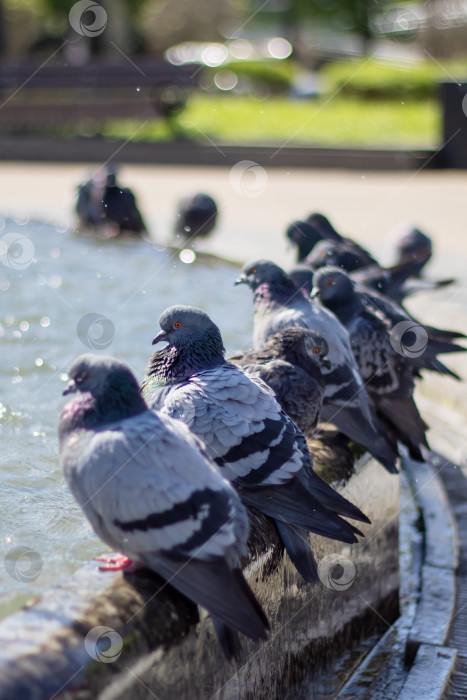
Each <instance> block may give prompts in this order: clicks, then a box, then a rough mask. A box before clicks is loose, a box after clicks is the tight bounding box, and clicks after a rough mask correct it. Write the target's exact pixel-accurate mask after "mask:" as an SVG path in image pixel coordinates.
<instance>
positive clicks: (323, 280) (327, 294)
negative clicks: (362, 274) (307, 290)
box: [312, 267, 354, 307]
mask: <svg viewBox="0 0 467 700" xmlns="http://www.w3.org/2000/svg"><path fill="white" fill-rule="evenodd" d="M313 284H314V289H313V292H312V296H319V298H320V299H321V301H322V302H323V304H325V305H326V306H329V307H335V306H339V305H346V304H347V303H348V302H349V301H351V300H352V299H353V296H354V283H353V281H352V280H351V279H350V277H349V276H348V275H347V273H346V272H344V271H343V270H341V269H340V268H337V267H323V268H321V269H320V270H317V271H316V272H315V273H314V275H313Z"/></svg>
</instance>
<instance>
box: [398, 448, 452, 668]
mask: <svg viewBox="0 0 467 700" xmlns="http://www.w3.org/2000/svg"><path fill="white" fill-rule="evenodd" d="M404 467H405V469H406V471H407V473H408V475H409V478H410V480H411V483H412V489H413V491H414V496H415V498H416V499H417V501H418V504H419V507H420V510H421V515H422V518H423V526H424V531H425V556H424V566H423V567H422V577H421V591H420V600H419V603H418V607H417V614H416V616H415V620H414V623H413V625H412V629H411V630H410V634H409V636H408V638H407V642H406V662H407V663H409V664H411V663H413V661H414V658H415V655H416V654H417V650H418V648H419V646H420V645H421V644H432V645H437V646H442V645H443V644H445V643H446V640H447V637H448V634H449V628H450V624H451V619H452V617H453V614H454V611H455V605H456V582H455V572H456V569H457V566H458V562H459V542H458V536H457V529H456V525H455V520H454V516H453V514H452V512H451V508H450V505H449V500H448V498H447V495H446V491H445V488H444V486H443V484H442V482H441V479H440V478H439V477H438V476H437V473H436V471H435V469H434V468H433V466H432V465H431V464H429V463H428V462H423V463H420V462H414V461H412V460H408V459H406V460H404Z"/></svg>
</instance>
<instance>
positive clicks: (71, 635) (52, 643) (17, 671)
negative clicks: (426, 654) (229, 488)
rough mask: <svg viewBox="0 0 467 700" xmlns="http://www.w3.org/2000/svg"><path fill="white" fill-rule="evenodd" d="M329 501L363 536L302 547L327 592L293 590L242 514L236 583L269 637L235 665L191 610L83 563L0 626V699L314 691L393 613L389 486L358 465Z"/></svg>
mask: <svg viewBox="0 0 467 700" xmlns="http://www.w3.org/2000/svg"><path fill="white" fill-rule="evenodd" d="M339 490H340V491H341V492H342V493H344V495H346V496H347V497H349V498H351V499H352V500H354V502H355V503H356V504H357V505H359V506H360V507H361V508H363V509H364V510H365V511H366V512H367V514H368V515H369V517H370V518H371V520H372V525H371V526H363V528H364V529H365V533H366V538H365V539H364V540H362V541H361V542H360V543H359V544H357V545H352V546H348V545H341V544H340V543H337V542H332V541H330V540H325V539H323V538H319V537H315V536H312V537H311V541H312V546H313V549H314V552H315V555H316V557H317V560H318V562H319V564H320V570H321V571H322V572H323V580H325V581H326V582H327V583H326V585H318V586H314V587H313V586H310V585H308V584H306V583H305V582H303V581H302V580H301V579H300V577H299V576H298V575H297V574H296V573H295V570H294V569H293V567H292V566H291V565H290V563H289V561H288V559H287V557H285V556H284V554H283V552H282V548H281V546H280V543H279V542H278V538H277V533H276V532H275V526H274V525H273V524H272V523H271V522H270V521H268V520H267V519H266V518H263V517H262V516H259V515H258V514H256V513H254V512H252V513H251V524H252V537H251V538H250V560H249V565H248V568H247V570H246V575H247V578H248V580H249V582H250V584H251V586H252V587H253V589H254V591H255V593H256V595H257V596H258V598H259V600H260V601H261V603H262V605H263V606H264V608H265V610H266V612H267V614H268V616H269V619H270V622H271V635H270V639H269V641H268V642H267V643H265V644H262V645H261V644H254V643H252V642H249V641H248V640H244V643H243V655H242V658H241V661H240V662H239V663H238V664H237V663H228V662H226V661H225V660H224V658H223V656H222V653H221V651H220V648H219V645H218V643H217V640H216V638H215V634H214V631H213V629H212V625H211V622H210V620H209V618H207V616H205V615H202V617H201V620H199V616H198V609H197V608H196V607H195V606H194V605H192V604H191V603H190V602H189V601H187V600H186V599H184V598H183V596H180V595H179V594H177V593H176V592H175V591H174V590H173V589H172V588H171V587H170V586H168V585H164V584H163V582H162V581H161V580H160V579H158V578H157V577H155V576H153V575H144V572H141V573H140V574H139V575H136V574H133V575H127V576H122V575H121V574H119V573H118V574H116V573H101V572H99V571H98V570H97V565H96V563H94V562H93V563H91V564H89V565H88V566H86V567H84V568H83V569H81V570H80V571H78V572H77V574H76V575H75V576H74V577H73V578H72V579H71V580H70V581H67V582H65V583H63V584H62V585H58V586H55V587H53V588H52V589H50V590H49V591H48V592H47V593H46V594H45V595H44V596H43V597H42V599H41V600H40V601H38V602H37V603H36V604H34V605H32V606H31V607H29V608H26V609H24V610H22V611H20V612H19V613H17V614H15V615H12V616H10V617H8V618H7V619H6V620H4V621H3V622H2V623H0V649H1V651H0V697H1V698H8V700H20V699H21V700H46V698H50V697H52V696H54V699H57V700H58V698H61V697H65V694H66V697H67V698H78V697H79V698H80V700H81V699H83V700H84V699H86V698H96V697H100V698H104V700H105V699H107V700H109V699H110V698H113V699H116V698H122V700H123V699H127V698H129V697H131V698H132V700H133V699H137V698H139V697H141V698H143V697H144V698H147V697H148V696H151V694H154V695H155V696H156V697H157V698H158V699H159V700H173V698H177V700H178V699H180V700H184V699H185V698H186V699H187V700H188V699H189V700H194V699H198V698H199V699H201V698H202V699H203V700H204V699H206V700H207V698H217V697H222V698H230V697H232V698H236V699H240V698H245V699H246V698H251V697H254V698H255V700H261V699H262V698H265V699H266V698H267V700H272V699H273V698H281V699H283V698H292V697H293V689H294V687H295V686H296V685H297V684H300V683H303V682H304V681H305V682H306V683H309V684H310V685H311V684H312V683H313V682H316V678H317V677H318V675H317V674H319V670H320V668H322V667H323V666H324V665H325V664H327V663H329V662H330V660H331V659H332V658H333V657H334V656H335V655H336V654H337V653H339V651H340V650H341V649H345V648H351V646H352V644H356V643H358V640H359V639H360V638H361V637H364V636H369V635H371V634H373V633H374V631H375V629H376V628H377V626H378V624H379V623H380V618H379V616H384V618H385V619H386V620H389V621H392V620H394V619H395V618H396V617H397V614H398V605H397V599H398V593H397V592H398V582H399V579H398V539H397V534H398V527H397V524H398V518H397V515H398V490H399V480H398V478H397V477H395V476H393V475H389V474H387V473H386V472H385V471H384V470H383V468H382V467H381V466H380V465H378V464H377V463H375V461H374V460H367V461H365V459H363V460H361V461H360V463H359V465H358V468H357V470H356V473H355V474H353V475H352V476H351V478H350V479H349V481H348V482H347V483H346V484H345V486H342V487H341V488H340V489H339ZM336 556H337V560H336ZM336 561H337V568H336ZM346 572H347V573H346ZM349 572H350V574H351V576H348V573H349ZM343 574H345V575H347V576H348V577H347V579H346V580H345V581H343V579H342V576H343ZM343 582H344V585H342V583H343ZM338 588H340V590H337V589H338ZM99 627H105V628H106V629H107V632H105V630H104V633H101V631H100V630H96V628H99ZM109 630H110V632H109ZM109 635H110V636H109ZM99 636H100V637H101V643H104V647H103V648H101V646H100V645H99V644H97V639H98V637H99ZM112 640H114V641H115V640H116V641H115V644H114V641H112ZM119 640H120V641H119ZM106 644H107V646H105V645H106ZM109 645H110V648H107V647H108V646H109ZM112 645H113V648H112ZM106 653H107V657H105V654H106ZM102 655H104V661H105V660H106V659H108V658H110V659H111V660H112V663H105V662H103V661H102Z"/></svg>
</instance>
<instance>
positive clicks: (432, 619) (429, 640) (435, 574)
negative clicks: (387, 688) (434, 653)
mask: <svg viewBox="0 0 467 700" xmlns="http://www.w3.org/2000/svg"><path fill="white" fill-rule="evenodd" d="M455 605H456V585H455V577H454V572H453V571H452V570H451V569H440V568H438V567H435V566H430V565H429V564H426V565H425V566H423V568H422V582H421V592H420V601H419V603H418V607H417V614H416V616H415V620H414V623H413V625H412V629H411V630H410V634H409V636H408V639H407V642H406V646H405V655H406V661H407V663H409V664H410V663H412V662H413V659H414V658H415V654H416V653H417V649H418V648H419V646H420V645H421V644H434V645H437V646H443V645H444V644H445V643H446V640H447V638H448V634H449V627H450V624H451V619H452V617H453V614H454V611H455Z"/></svg>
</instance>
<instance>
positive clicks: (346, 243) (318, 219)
mask: <svg viewBox="0 0 467 700" xmlns="http://www.w3.org/2000/svg"><path fill="white" fill-rule="evenodd" d="M307 222H308V223H309V224H312V225H313V226H314V227H315V228H316V230H317V231H319V233H320V234H321V237H322V238H323V240H328V241H333V242H335V243H337V244H338V246H343V249H344V250H347V251H348V252H350V253H353V254H354V256H356V257H357V258H358V259H359V261H361V262H362V263H364V264H365V265H373V264H375V263H376V260H375V259H374V257H373V256H372V255H370V253H369V252H368V251H367V250H366V249H365V248H363V247H362V246H361V245H360V244H359V243H357V242H356V241H354V240H353V238H347V237H346V236H341V234H340V233H338V232H337V231H336V229H335V228H334V226H333V225H332V224H331V222H330V221H329V219H328V218H327V217H326V216H324V215H323V214H319V213H317V212H315V213H313V214H310V216H309V217H308V218H307Z"/></svg>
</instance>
